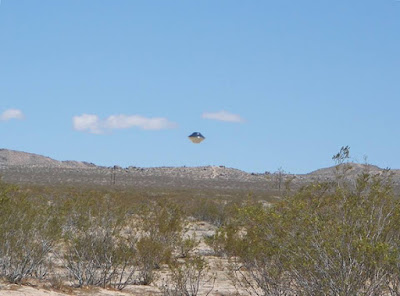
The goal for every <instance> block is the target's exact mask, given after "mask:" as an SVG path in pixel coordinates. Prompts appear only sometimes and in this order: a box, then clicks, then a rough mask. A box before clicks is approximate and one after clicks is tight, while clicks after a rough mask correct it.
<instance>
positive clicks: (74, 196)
mask: <svg viewBox="0 0 400 296" xmlns="http://www.w3.org/2000/svg"><path fill="white" fill-rule="evenodd" d="M340 158H343V155H338V159H339V160H340ZM347 169H348V168H347V167H346V165H341V166H338V170H337V177H336V180H335V181H334V182H328V183H322V182H315V183H312V184H309V185H307V186H304V187H303V188H302V189H301V190H298V191H296V192H286V193H285V195H284V196H281V197H279V198H277V197H276V196H274V197H272V196H269V195H268V194H265V195H264V196H254V195H252V194H251V193H248V194H237V195H233V194H221V193H220V192H219V193H217V192H212V191H210V192H202V193H201V194H199V192H198V191H194V190H193V191H191V190H176V191H174V190H165V191H163V190H161V189H154V190H151V189H146V190H145V191H134V190H117V189H115V188H104V187H102V188H93V187H92V188H85V187H82V186H81V187H77V186H75V187H62V186H53V187H52V186H33V185H30V186H16V185H13V184H7V183H4V182H2V183H0V277H1V279H2V280H1V283H0V295H13V293H18V291H23V292H21V293H24V294H29V293H32V295H33V291H32V289H39V288H40V289H41V291H46V293H48V294H49V293H53V295H66V294H68V295H310V296H311V295H371V296H372V295H400V204H399V199H398V197H397V196H396V195H395V194H394V193H393V191H392V189H391V179H390V171H387V172H386V173H385V174H380V175H379V176H378V175H373V174H370V173H369V172H367V171H365V172H363V173H361V174H359V175H358V177H357V179H356V180H355V182H352V183H351V184H348V183H347V181H346V178H345V175H346V170H347ZM21 289H22V290H21ZM43 293H45V292H43ZM14 295H19V294H14ZM20 295H23V294H20ZM38 295H39V294H38ZM40 295H45V294H40Z"/></svg>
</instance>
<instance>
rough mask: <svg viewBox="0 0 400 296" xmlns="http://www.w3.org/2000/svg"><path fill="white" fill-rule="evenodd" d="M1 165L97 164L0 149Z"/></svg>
mask: <svg viewBox="0 0 400 296" xmlns="http://www.w3.org/2000/svg"><path fill="white" fill-rule="evenodd" d="M0 166H37V167H65V168H89V167H96V165H95V164H92V163H88V162H81V161H70V160H67V161H58V160H55V159H52V158H50V157H47V156H43V155H39V154H34V153H28V152H22V151H15V150H8V149H0Z"/></svg>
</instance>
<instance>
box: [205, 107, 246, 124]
mask: <svg viewBox="0 0 400 296" xmlns="http://www.w3.org/2000/svg"><path fill="white" fill-rule="evenodd" d="M202 117H203V118H205V119H213V120H219V121H226V122H244V119H243V118H242V117H240V115H237V114H232V113H230V112H227V111H224V110H222V111H219V112H212V113H210V112H205V113H203V115H202Z"/></svg>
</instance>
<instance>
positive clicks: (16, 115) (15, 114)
mask: <svg viewBox="0 0 400 296" xmlns="http://www.w3.org/2000/svg"><path fill="white" fill-rule="evenodd" d="M24 118H25V116H24V113H22V111H21V110H19V109H7V110H6V111H4V112H3V113H1V114H0V120H2V121H7V120H11V119H18V120H21V119H24Z"/></svg>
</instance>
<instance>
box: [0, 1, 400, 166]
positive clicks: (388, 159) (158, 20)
mask: <svg viewBox="0 0 400 296" xmlns="http://www.w3.org/2000/svg"><path fill="white" fill-rule="evenodd" d="M399 110H400V2H399V1H395V0H375V1H374V0H351V1H349V0H337V1H315V0H313V1H311V0H304V1H297V0H296V1H295V0H288V1H268V0H263V1H235V0H229V1H228V0H226V1H224V0H218V1H215V0H191V1H187V0H185V1H184V0H180V1H176V0H168V1H160V0H158V1H153V0H142V1H135V0H96V1H91V0H58V1H54V0H40V1H39V0H2V1H1V4H0V147H1V148H7V149H15V150H20V151H26V152H32V153H37V154H42V155H46V156H49V157H52V158H55V159H58V160H83V161H89V162H94V163H96V164H99V165H114V164H118V165H121V166H129V165H133V166H141V167H153V166H183V165H186V166H201V165H225V166H227V167H233V168H237V169H241V170H244V171H248V172H264V171H275V170H277V169H278V168H279V167H282V168H283V169H284V170H285V171H288V172H292V173H307V172H310V171H312V170H315V169H318V168H321V167H327V166H331V165H333V162H332V159H331V157H332V155H333V154H335V153H336V152H338V151H339V149H340V147H341V146H345V145H349V146H350V147H351V154H352V156H353V160H354V161H358V162H363V161H364V160H363V158H364V156H367V157H368V161H369V162H370V163H372V164H376V165H379V166H381V167H391V168H400V157H399V156H398V154H399V151H400V132H399V127H400V116H399ZM195 131H199V132H201V133H202V134H203V135H204V136H205V137H206V140H205V141H203V142H202V143H201V144H192V143H191V142H190V141H189V140H188V138H187V136H188V135H189V134H191V133H192V132H195Z"/></svg>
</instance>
